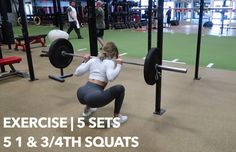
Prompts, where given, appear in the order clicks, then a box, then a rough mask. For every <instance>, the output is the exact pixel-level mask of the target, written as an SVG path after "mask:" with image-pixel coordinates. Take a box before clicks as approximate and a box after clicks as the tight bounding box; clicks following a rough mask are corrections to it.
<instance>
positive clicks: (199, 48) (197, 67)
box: [194, 0, 204, 80]
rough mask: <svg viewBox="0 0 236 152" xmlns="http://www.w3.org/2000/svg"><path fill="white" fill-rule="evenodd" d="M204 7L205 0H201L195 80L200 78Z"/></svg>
mask: <svg viewBox="0 0 236 152" xmlns="http://www.w3.org/2000/svg"><path fill="white" fill-rule="evenodd" d="M203 7H204V0H201V1H200V13H199V21H198V35H197V51H196V62H195V75H194V79H195V80H199V79H200V78H199V77H198V71H199V60H200V51H201V38H202V17H203Z"/></svg>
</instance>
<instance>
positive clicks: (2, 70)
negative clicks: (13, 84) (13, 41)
mask: <svg viewBox="0 0 236 152" xmlns="http://www.w3.org/2000/svg"><path fill="white" fill-rule="evenodd" d="M2 58H3V55H2V49H1V44H0V59H2ZM0 68H1V72H6V70H5V67H4V65H2V66H1V67H0Z"/></svg>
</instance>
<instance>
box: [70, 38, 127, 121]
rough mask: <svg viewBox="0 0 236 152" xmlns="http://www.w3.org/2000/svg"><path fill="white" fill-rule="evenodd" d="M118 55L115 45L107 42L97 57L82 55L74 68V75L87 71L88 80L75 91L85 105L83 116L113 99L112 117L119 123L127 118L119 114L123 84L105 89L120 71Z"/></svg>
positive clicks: (120, 61) (123, 93)
mask: <svg viewBox="0 0 236 152" xmlns="http://www.w3.org/2000/svg"><path fill="white" fill-rule="evenodd" d="M118 55H119V52H118V49H117V47H116V45H115V44H114V43H113V42H107V43H106V44H105V45H104V46H103V48H102V51H101V52H100V54H99V55H98V57H90V56H89V55H86V56H84V59H85V60H84V62H83V63H82V64H81V65H80V66H79V67H78V68H77V69H76V71H75V73H74V75H76V76H81V75H83V74H84V73H86V72H89V80H88V82H87V83H86V84H85V85H84V86H82V87H80V88H79V89H78V91H77V97H78V100H79V101H80V103H81V104H84V105H86V107H85V109H84V112H83V116H85V117H87V116H90V115H91V114H92V113H93V112H95V111H96V110H97V108H99V107H103V106H105V105H107V104H109V103H110V102H112V101H113V100H115V103H114V117H119V118H120V119H119V122H120V124H122V123H124V122H126V121H127V120H128V117H127V116H123V115H121V114H120V110H121V107H122V103H123V99H124V95H125V88H124V86H122V85H115V86H112V87H110V88H108V89H106V90H105V87H106V85H107V83H108V82H109V81H113V80H115V79H116V78H117V76H118V75H119V73H120V71H121V68H122V60H121V59H120V58H118Z"/></svg>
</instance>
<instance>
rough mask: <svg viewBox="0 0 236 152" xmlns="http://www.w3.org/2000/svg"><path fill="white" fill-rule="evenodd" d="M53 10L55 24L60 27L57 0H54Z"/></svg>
mask: <svg viewBox="0 0 236 152" xmlns="http://www.w3.org/2000/svg"><path fill="white" fill-rule="evenodd" d="M52 2H53V12H54V24H55V26H56V27H58V16H57V2H56V0H53V1H52Z"/></svg>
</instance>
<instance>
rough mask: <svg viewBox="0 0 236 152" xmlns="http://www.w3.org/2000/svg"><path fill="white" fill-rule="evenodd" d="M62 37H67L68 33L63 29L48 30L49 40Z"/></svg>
mask: <svg viewBox="0 0 236 152" xmlns="http://www.w3.org/2000/svg"><path fill="white" fill-rule="evenodd" d="M59 38H63V39H68V38H69V34H68V33H67V32H65V31H62V30H57V29H55V30H51V31H49V32H48V39H49V41H50V42H53V41H55V40H56V39H59Z"/></svg>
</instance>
